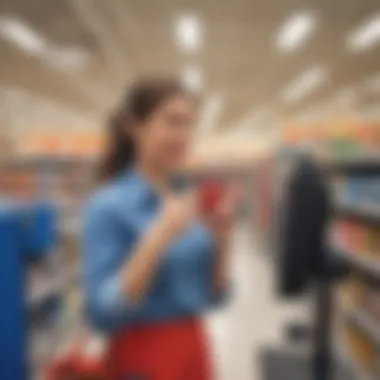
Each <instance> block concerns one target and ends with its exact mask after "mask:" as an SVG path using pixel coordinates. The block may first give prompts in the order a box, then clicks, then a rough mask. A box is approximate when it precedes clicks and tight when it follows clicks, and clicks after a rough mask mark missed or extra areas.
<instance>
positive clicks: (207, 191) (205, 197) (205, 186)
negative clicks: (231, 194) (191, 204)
mask: <svg viewBox="0 0 380 380" xmlns="http://www.w3.org/2000/svg"><path fill="white" fill-rule="evenodd" d="M226 193H227V189H226V186H225V185H224V184H223V183H221V182H220V181H207V182H204V183H202V184H201V185H200V188H199V198H198V204H199V208H200V210H201V212H202V213H205V214H212V213H213V212H215V210H216V209H217V208H218V206H219V204H220V202H221V201H222V200H223V198H224V197H225V195H226Z"/></svg>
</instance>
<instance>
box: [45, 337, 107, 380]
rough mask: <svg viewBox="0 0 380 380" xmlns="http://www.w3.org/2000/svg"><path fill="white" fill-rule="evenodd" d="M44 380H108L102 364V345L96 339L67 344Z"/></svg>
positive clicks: (78, 340) (48, 369) (49, 368)
mask: <svg viewBox="0 0 380 380" xmlns="http://www.w3.org/2000/svg"><path fill="white" fill-rule="evenodd" d="M44 380H109V379H107V376H106V369H105V364H104V345H103V344H102V342H101V341H99V339H97V338H91V337H90V338H88V339H83V338H81V339H76V341H74V342H72V343H69V346H68V348H67V349H65V350H64V351H63V352H61V353H60V354H59V355H58V356H57V357H56V358H55V359H54V360H53V362H52V363H51V364H50V365H49V366H48V368H47V370H46V373H45V379H44Z"/></svg>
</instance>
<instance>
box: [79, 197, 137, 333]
mask: <svg viewBox="0 0 380 380" xmlns="http://www.w3.org/2000/svg"><path fill="white" fill-rule="evenodd" d="M127 232H128V231H124V230H123V231H121V230H120V225H119V224H118V219H117V214H116V213H115V211H114V209H113V208H112V207H110V206H109V205H108V204H103V203H101V202H93V203H92V204H90V205H89V206H88V208H87V209H86V211H85V215H84V224H83V231H82V266H83V287H84V301H85V305H86V314H87V317H88V318H89V320H90V322H92V324H93V325H94V326H95V327H98V328H99V327H100V328H101V329H112V328H113V327H114V325H115V324H116V323H117V321H118V320H120V319H121V318H125V317H126V316H128V314H129V313H132V312H135V311H136V310H134V308H131V307H130V305H129V302H128V297H127V295H126V293H125V291H123V289H122V286H121V285H122V284H121V276H120V274H119V271H120V268H121V267H122V265H123V263H124V262H125V260H126V258H127V255H128V250H129V249H130V246H131V244H130V242H129V240H128V236H127V235H128V233H127Z"/></svg>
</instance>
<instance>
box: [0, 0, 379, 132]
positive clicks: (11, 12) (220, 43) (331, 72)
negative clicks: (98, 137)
mask: <svg viewBox="0 0 380 380" xmlns="http://www.w3.org/2000/svg"><path fill="white" fill-rule="evenodd" d="M304 9H311V10H312V11H315V12H316V14H317V15H318V20H319V23H318V28H317V29H316V31H315V32H314V33H313V34H312V35H311V37H310V39H309V40H308V41H307V43H306V44H305V46H303V47H302V49H299V51H297V52H296V53H293V54H284V53H281V52H279V51H278V49H276V44H275V40H276V32H277V31H278V30H279V28H280V27H281V25H282V24H283V22H284V21H285V19H286V18H287V17H288V16H289V15H290V14H291V13H292V12H295V11H299V10H304ZM184 12H191V13H193V14H195V15H197V16H198V17H199V20H200V22H201V23H202V25H203V31H204V32H203V39H202V46H201V47H200V49H199V50H198V51H196V52H194V53H186V52H183V51H181V50H180V49H179V48H178V45H177V44H176V42H175V38H174V32H173V30H174V26H173V25H174V20H175V19H176V17H178V15H181V14H183V13H184ZM376 12H380V3H379V1H378V0H339V1H338V0H336V1H332V0H309V1H306V0H303V1H302V0H282V1H279V0H266V1H258V0H230V1H228V0H192V1H191V0H188V1H186V0H182V1H181V0H60V1H58V0H56V1H52V0H0V16H1V17H3V18H4V17H5V18H9V17H13V18H17V19H18V20H22V21H23V22H25V23H27V24H28V25H29V26H30V27H32V28H33V29H34V31H36V32H38V33H39V34H41V35H42V36H44V38H46V39H48V41H49V44H50V45H51V46H54V48H55V50H57V51H60V50H64V49H67V48H75V49H79V50H80V51H81V52H84V53H85V56H86V64H85V65H84V67H82V68H76V69H73V68H71V69H68V68H67V67H61V66H60V65H59V64H57V62H55V64H52V63H51V62H49V61H48V60H47V59H46V57H45V58H43V59H42V58H41V57H40V56H39V57H36V56H33V54H27V53H25V51H23V50H22V49H19V48H17V46H15V45H14V44H12V43H9V41H6V40H5V39H4V38H3V39H1V38H0V54H1V65H0V92H1V89H6V90H8V91H9V89H11V90H13V91H14V90H15V89H16V90H17V91H18V92H20V91H21V93H27V94H29V96H30V95H31V94H32V96H33V99H34V100H33V102H34V103H33V104H35V103H38V102H39V101H41V102H44V101H48V102H50V103H53V104H54V105H57V106H58V107H60V109H61V111H62V110H63V111H62V112H67V113H70V114H73V115H80V116H81V117H82V118H83V119H86V120H88V121H91V122H88V126H92V125H93V124H94V123H95V120H97V121H99V120H102V118H103V117H104V115H105V114H106V113H107V112H108V111H109V109H110V108H112V107H113V106H114V105H115V104H116V103H117V100H118V99H119V97H120V94H121V93H122V91H123V89H124V87H125V86H126V84H127V83H128V82H129V81H130V80H132V79H133V78H134V77H136V76H138V75H141V74H144V73H147V72H164V73H180V72H181V70H182V68H183V67H185V66H186V65H198V66H199V67H201V68H202V72H203V77H204V97H205V99H208V98H209V97H210V96H213V94H217V95H218V96H219V99H220V103H221V104H220V107H219V108H218V111H217V112H216V115H214V120H213V124H215V128H221V129H223V128H234V127H236V126H237V125H239V121H240V120H244V118H245V117H246V115H249V114H250V112H251V111H252V110H254V109H256V108H258V107H261V106H262V105H265V106H268V107H269V108H270V109H271V110H275V112H276V114H281V115H296V114H298V113H299V112H302V111H303V110H305V109H307V108H309V107H312V106H313V105H315V104H319V103H320V102H325V101H326V100H328V99H330V98H331V97H333V96H334V94H336V93H338V92H339V91H341V90H343V89H345V88H350V87H351V86H357V85H358V84H360V83H362V82H363V81H364V80H366V79H367V78H369V77H371V76H373V75H375V74H376V73H377V72H379V71H380V68H379V62H380V44H378V45H377V46H375V47H374V48H372V49H369V50H368V51H365V52H363V53H361V54H354V53H351V52H349V51H348V50H347V49H346V43H345V42H346V38H347V35H348V33H349V32H351V31H352V30H353V29H354V28H356V27H357V26H358V25H359V24H360V23H361V22H363V21H364V20H366V18H368V17H369V16H370V15H373V14H375V13H376ZM313 65H322V66H323V67H325V68H327V69H328V77H327V79H326V81H325V82H324V83H323V85H321V86H320V88H318V89H317V90H316V91H314V92H313V93H311V94H309V95H308V96H305V97H303V98H302V99H299V100H298V101H296V102H292V103H289V102H285V101H284V100H283V99H282V98H281V96H280V94H281V91H282V89H284V88H285V87H286V86H287V85H288V84H289V83H290V82H291V81H293V80H294V79H295V78H296V77H297V76H298V75H299V74H300V73H302V72H303V71H304V70H305V69H307V68H308V67H311V66H313ZM376 97H377V95H376V94H371V95H370V94H361V95H360V99H359V104H361V105H362V104H367V103H368V104H369V103H371V102H375V101H376ZM20 110H21V111H20ZM17 112H18V113H20V112H21V113H23V109H22V108H20V107H19V108H17ZM31 117H34V116H33V111H31V113H28V117H26V118H24V119H23V120H22V121H21V124H22V126H23V127H24V128H30V124H31ZM83 119H82V120H83ZM53 124H54V123H51V127H52V128H53V127H57V126H56V125H55V124H54V125H53Z"/></svg>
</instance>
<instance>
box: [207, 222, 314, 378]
mask: <svg viewBox="0 0 380 380" xmlns="http://www.w3.org/2000/svg"><path fill="white" fill-rule="evenodd" d="M231 245H232V247H231V252H232V262H231V267H232V278H233V283H234V288H235V292H234V297H233V299H232V300H231V301H230V302H229V304H228V305H227V306H226V307H225V308H224V309H222V310H219V311H217V312H214V313H213V314H212V315H210V316H208V317H207V325H208V327H209V332H210V336H211V343H212V350H213V356H214V358H215V367H216V370H217V376H218V377H217V380H262V379H261V378H260V373H259V365H260V363H259V360H258V355H259V353H260V349H261V348H262V347H263V345H267V344H273V343H275V342H279V343H280V341H281V334H282V326H283V325H284V323H286V322H287V321H289V320H291V319H293V318H292V317H293V316H294V317H296V318H298V319H300V318H301V319H302V318H306V316H307V312H308V307H307V305H305V304H304V303H302V304H299V303H297V304H289V303H286V304H285V303H284V302H280V301H279V300H278V299H276V297H275V295H274V291H273V286H274V278H273V273H272V272H271V270H272V269H273V268H272V267H271V265H270V264H271V262H270V259H268V256H266V253H265V252H261V251H260V249H258V248H257V247H255V244H254V242H253V239H252V237H251V235H250V234H249V233H248V232H247V231H246V229H245V228H244V227H240V228H239V229H237V230H236V233H235V236H234V239H233V241H232V244H231Z"/></svg>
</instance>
